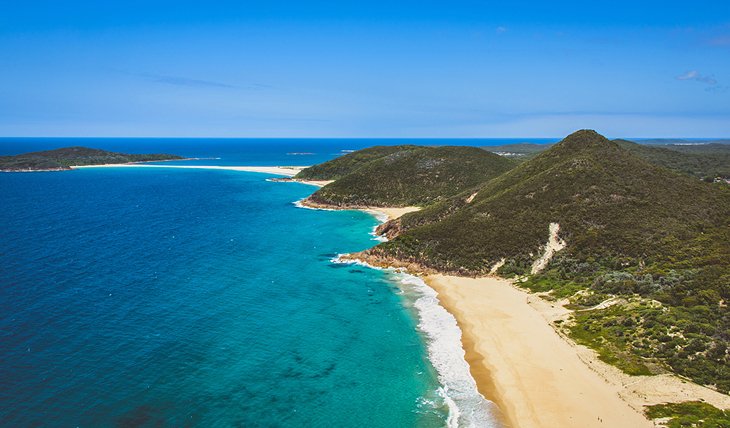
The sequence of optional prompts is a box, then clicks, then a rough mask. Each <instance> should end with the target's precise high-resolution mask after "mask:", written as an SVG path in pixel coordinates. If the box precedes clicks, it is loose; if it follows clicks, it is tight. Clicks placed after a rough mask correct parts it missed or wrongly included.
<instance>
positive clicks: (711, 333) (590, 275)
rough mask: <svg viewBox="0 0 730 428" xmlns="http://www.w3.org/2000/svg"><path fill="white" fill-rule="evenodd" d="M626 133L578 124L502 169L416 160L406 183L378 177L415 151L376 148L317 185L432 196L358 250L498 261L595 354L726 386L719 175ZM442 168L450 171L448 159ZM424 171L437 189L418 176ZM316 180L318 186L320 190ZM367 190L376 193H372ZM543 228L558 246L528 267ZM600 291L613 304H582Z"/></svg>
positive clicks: (725, 211) (729, 266)
mask: <svg viewBox="0 0 730 428" xmlns="http://www.w3.org/2000/svg"><path fill="white" fill-rule="evenodd" d="M632 144H633V143H626V142H622V141H618V142H613V141H609V140H607V139H606V138H604V137H603V136H601V135H599V134H597V133H596V132H594V131H588V130H583V131H578V132H576V133H574V134H572V135H570V136H568V137H566V138H565V139H564V140H562V141H561V142H560V143H558V144H556V145H554V146H552V147H551V148H549V149H548V150H545V151H543V152H541V153H540V154H538V155H536V156H535V157H534V158H532V159H528V160H525V161H524V162H522V163H520V164H519V165H517V166H515V167H511V165H506V164H505V165H502V166H503V167H504V168H505V172H503V173H502V174H499V175H497V174H496V173H495V174H494V177H493V178H489V177H487V176H481V177H474V179H473V181H469V182H468V183H465V184H464V185H463V186H453V187H440V185H441V183H442V181H443V180H437V179H436V178H435V177H431V178H430V179H428V178H426V175H427V174H428V173H429V172H428V170H424V171H422V172H423V174H424V175H423V176H421V177H420V178H419V179H417V180H415V179H414V180H412V181H408V182H407V183H408V185H409V186H411V187H410V188H409V189H410V190H408V192H409V194H408V197H404V196H402V195H403V191H401V193H399V194H398V196H394V194H393V193H387V192H386V190H387V188H388V183H392V181H391V179H390V178H385V177H401V175H402V176H403V177H405V176H407V177H411V176H412V172H413V170H412V169H409V168H412V167H413V165H418V162H417V161H415V162H405V163H403V162H397V159H396V161H390V163H388V162H386V161H385V160H386V159H387V156H390V155H386V157H383V158H382V159H377V160H375V161H372V162H373V163H372V164H371V163H366V164H364V165H363V166H361V167H359V168H357V169H356V170H354V171H352V172H351V173H350V174H348V175H345V176H343V177H342V178H341V179H340V180H337V181H335V182H334V183H333V184H330V185H329V186H333V187H332V188H334V189H336V192H333V193H332V195H336V196H337V197H339V196H341V195H345V196H346V198H343V199H334V197H333V196H327V197H328V198H330V199H328V200H330V201H340V200H342V201H343V202H344V204H345V205H347V204H348V203H352V202H353V201H360V200H364V201H368V202H380V203H383V204H388V203H403V204H405V203H417V202H419V201H420V202H423V201H426V202H428V201H432V202H431V203H429V204H427V205H426V204H425V203H424V205H425V207H424V208H423V209H422V210H421V211H419V212H414V213H410V214H407V215H405V216H403V217H401V218H400V219H398V220H395V221H391V222H388V223H386V224H384V225H383V226H381V228H380V232H382V233H385V234H387V236H388V237H389V238H391V240H390V241H389V242H385V243H382V244H380V245H378V246H376V247H374V248H372V249H370V250H367V251H365V252H363V253H360V254H359V255H358V256H360V257H362V258H365V259H367V260H369V261H371V262H373V263H378V264H389V265H408V266H414V265H416V266H420V268H422V269H424V270H437V271H441V272H448V273H454V274H460V275H484V274H489V273H490V272H492V271H493V269H498V270H496V272H497V273H498V274H500V275H502V276H507V277H515V278H518V279H519V284H520V285H521V286H523V287H526V288H529V289H531V290H533V291H536V292H541V293H544V294H543V295H544V296H545V297H546V298H552V299H558V298H569V299H570V305H571V307H573V308H576V309H584V310H583V311H578V312H575V315H574V318H573V320H572V322H571V323H570V324H566V325H565V326H564V327H563V328H564V329H565V332H566V333H567V334H570V335H571V336H572V337H573V338H574V339H575V340H576V341H578V342H579V343H583V344H586V345H588V346H591V347H593V348H595V349H596V350H597V351H598V352H599V355H600V357H601V358H602V359H603V360H604V361H606V362H608V363H611V364H614V365H616V366H618V367H620V368H621V369H623V370H624V371H626V372H627V373H631V374H650V373H661V372H664V371H667V370H669V371H674V372H675V373H678V374H681V375H684V376H687V377H689V378H691V379H693V380H694V381H696V382H698V383H701V384H705V385H710V386H714V387H715V388H717V389H718V390H720V391H725V392H726V391H728V390H729V389H730V370H728V367H730V359H729V357H728V353H727V350H728V349H729V348H728V346H729V345H730V344H729V343H728V341H729V340H730V335H728V331H730V313H729V312H728V309H727V302H728V301H729V300H730V244H729V243H730V187H728V186H727V185H725V184H719V183H714V184H713V183H707V182H704V181H702V180H699V179H698V178H697V177H696V176H695V177H693V176H690V175H687V174H686V173H680V172H678V171H673V170H670V169H668V168H665V167H663V166H660V165H662V164H663V163H664V164H666V163H668V161H667V159H672V158H673V156H674V153H675V152H673V153H672V154H670V155H667V154H666V153H665V152H664V151H663V150H665V149H661V150H662V151H661V152H658V151H653V150H652V151H645V150H643V148H640V149H638V150H637V149H636V148H635V147H633V146H632ZM441 149H442V150H445V148H441ZM417 150H419V149H408V150H406V152H407V153H406V154H405V155H402V156H404V157H405V158H408V157H412V156H414V155H413V154H412V152H413V151H417ZM397 153H399V152H397V151H396V152H393V153H392V154H391V155H393V154H397ZM462 153H463V155H465V156H466V155H467V154H466V152H462ZM676 153H678V152H676ZM355 154H356V153H355ZM424 154H425V152H424ZM642 155H643V156H642ZM680 155H682V154H680ZM649 156H651V157H652V160H653V163H652V162H649V161H648V160H647V159H646V158H648V157H649ZM662 156H664V157H662ZM490 161H491V159H490ZM366 166H368V167H366ZM449 168H450V169H449V171H451V173H452V174H458V171H457V170H458V163H457V162H455V163H453V165H450V167H449ZM452 169H453V170H452ZM478 170H479V168H472V169H469V171H470V172H469V173H468V175H469V176H472V175H473V174H477V173H476V171H478ZM384 174H385V175H384ZM350 175H352V177H353V180H348V178H347V177H349V176H350ZM355 178H356V180H355ZM479 180H481V181H479ZM363 182H365V184H363ZM402 183H405V182H402ZM434 183H436V184H434ZM434 185H436V186H439V187H438V189H439V191H438V193H439V196H438V197H432V195H431V194H430V193H429V191H427V190H425V189H426V188H427V187H430V186H434ZM329 186H326V187H325V188H323V189H322V190H320V192H322V191H324V192H325V194H326V195H329V194H328V193H326V192H327V191H326V189H327V187H329ZM390 187H395V186H394V185H392V184H391V186H390ZM361 192H362V193H361ZM379 192H384V193H383V194H385V195H388V196H387V197H385V198H380V199H379V198H378V194H379ZM448 192H451V194H448ZM318 193H319V192H318ZM315 195H317V193H315ZM413 195H417V197H412V196H413ZM419 198H420V199H419ZM556 225H559V230H557V226H556ZM551 228H552V231H553V232H554V231H556V230H557V235H556V236H553V240H554V242H553V243H554V244H564V248H561V246H560V245H558V246H557V249H559V251H557V252H556V253H555V255H554V257H553V258H552V260H549V263H543V266H540V267H542V270H540V271H537V270H536V266H537V265H536V263H537V261H538V260H539V259H540V256H541V255H543V253H544V251H545V248H546V244H547V242H548V239H549V235H550V230H551ZM545 265H546V266H545ZM609 300H611V301H615V303H616V304H613V305H608V306H606V307H602V308H600V309H596V308H592V307H593V306H594V305H596V304H598V303H600V302H602V301H609Z"/></svg>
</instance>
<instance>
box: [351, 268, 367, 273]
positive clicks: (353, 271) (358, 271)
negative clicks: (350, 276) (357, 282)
mask: <svg viewBox="0 0 730 428" xmlns="http://www.w3.org/2000/svg"><path fill="white" fill-rule="evenodd" d="M350 273H365V272H364V271H362V270H361V269H350Z"/></svg>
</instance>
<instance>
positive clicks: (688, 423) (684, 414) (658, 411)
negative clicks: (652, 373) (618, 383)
mask: <svg viewBox="0 0 730 428" xmlns="http://www.w3.org/2000/svg"><path fill="white" fill-rule="evenodd" d="M646 416H647V417H649V419H659V418H669V421H668V422H667V423H666V426H667V428H727V427H730V412H729V411H727V410H725V411H723V410H720V409H718V408H717V407H714V406H712V405H710V404H707V403H703V402H701V401H687V402H684V403H669V404H657V405H656V406H649V407H648V408H647V409H646Z"/></svg>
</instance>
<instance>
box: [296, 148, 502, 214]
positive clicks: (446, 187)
mask: <svg viewBox="0 0 730 428" xmlns="http://www.w3.org/2000/svg"><path fill="white" fill-rule="evenodd" d="M515 165H516V163H515V162H514V161H512V160H510V159H507V158H504V157H501V156H498V155H496V154H494V153H489V152H487V151H484V150H481V149H479V148H477V147H461V146H441V147H421V146H393V147H374V148H372V149H365V150H361V151H358V152H355V153H351V154H349V155H346V156H343V157H341V158H337V159H334V160H332V161H329V162H325V163H323V164H321V165H317V166H314V167H311V168H307V169H305V170H304V171H302V172H301V173H300V174H299V175H297V177H296V178H310V179H311V178H318V179H330V180H331V179H336V181H335V182H334V183H331V184H328V185H327V186H324V187H323V188H321V189H320V190H318V191H317V192H315V193H314V194H313V195H312V196H311V197H310V198H309V200H308V202H310V203H314V204H323V205H335V206H341V207H358V206H408V205H419V206H423V205H427V204H430V203H433V202H435V201H439V200H442V199H445V198H448V197H450V196H452V195H454V194H457V193H460V192H462V191H465V190H467V189H471V188H473V187H475V186H478V185H480V184H483V183H484V182H486V181H488V180H490V179H492V178H494V177H496V176H498V175H500V174H502V173H504V172H506V171H508V170H510V169H511V168H513V167H514V166H515Z"/></svg>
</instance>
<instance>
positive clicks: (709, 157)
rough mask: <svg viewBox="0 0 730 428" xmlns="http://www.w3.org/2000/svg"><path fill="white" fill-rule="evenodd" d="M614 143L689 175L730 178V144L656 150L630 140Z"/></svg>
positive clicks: (677, 146) (660, 148)
mask: <svg viewBox="0 0 730 428" xmlns="http://www.w3.org/2000/svg"><path fill="white" fill-rule="evenodd" d="M614 142H615V143H616V144H618V145H619V146H621V147H623V148H624V149H626V150H629V151H631V152H633V153H634V154H636V155H638V156H640V157H641V158H643V159H644V160H646V161H648V162H651V163H653V164H655V165H660V166H663V167H666V168H669V169H673V170H675V171H679V172H682V173H685V174H688V175H693V176H695V177H698V178H715V177H730V144H712V145H694V146H685V145H665V146H656V145H645V144H637V143H633V142H631V141H626V140H614Z"/></svg>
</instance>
